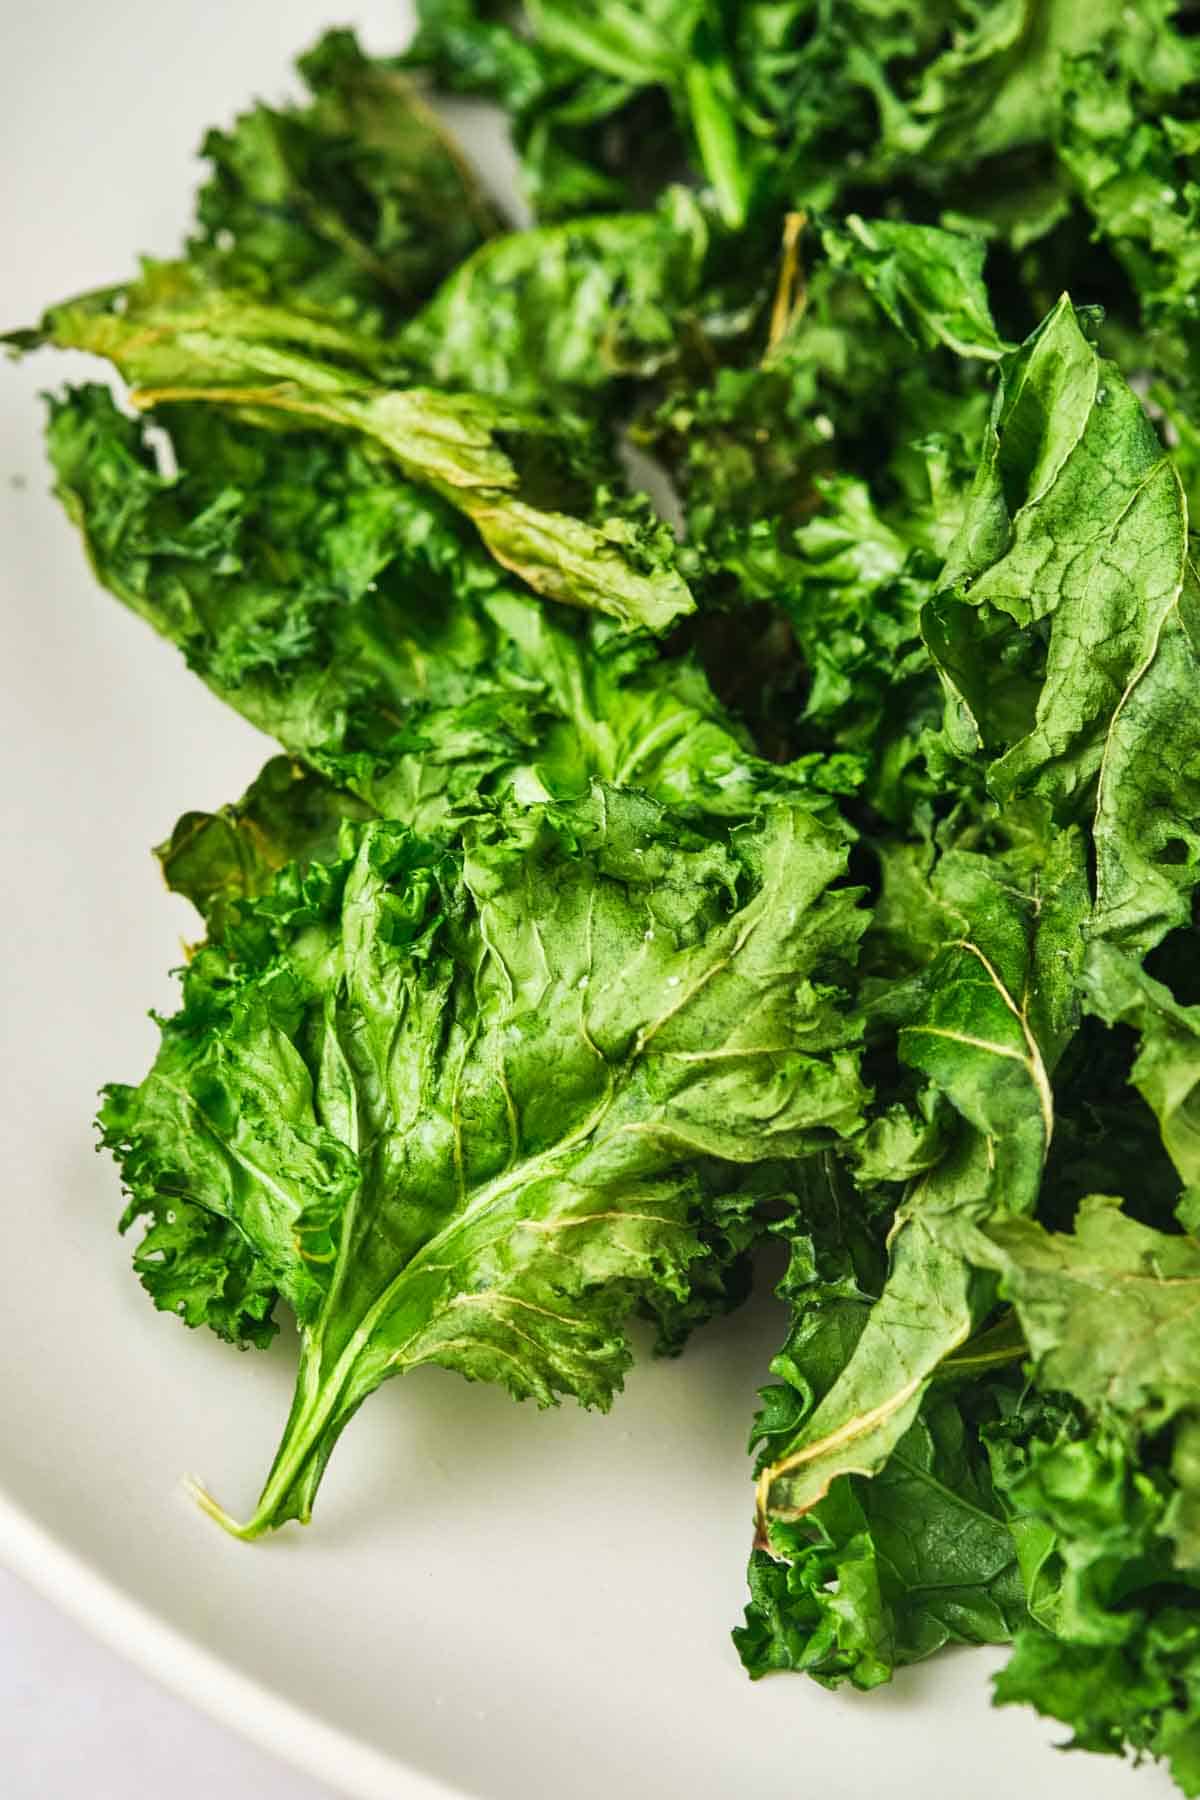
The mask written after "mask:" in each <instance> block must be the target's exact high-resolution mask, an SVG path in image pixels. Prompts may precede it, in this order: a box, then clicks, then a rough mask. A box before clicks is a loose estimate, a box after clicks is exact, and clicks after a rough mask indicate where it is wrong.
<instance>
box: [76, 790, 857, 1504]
mask: <svg viewBox="0 0 1200 1800" xmlns="http://www.w3.org/2000/svg"><path fill="white" fill-rule="evenodd" d="M844 863H845V850H844V847H843V845H842V844H841V842H840V841H839V839H838V838H837V837H836V836H835V835H834V834H832V833H831V832H830V831H829V830H828V829H827V828H826V827H824V826H822V825H821V824H819V823H818V822H817V821H816V820H814V819H813V818H812V817H811V815H810V814H808V813H807V812H805V811H800V810H796V809H789V808H784V807H780V808H775V809H772V810H770V811H768V812H766V813H764V814H763V815H762V818H761V821H760V822H759V823H758V824H757V825H754V826H748V827H744V828H741V829H739V830H735V831H734V832H733V833H732V834H730V835H729V836H728V838H727V840H726V841H725V842H721V841H720V840H719V839H717V840H711V841H710V840H705V839H703V838H700V837H696V836H695V835H693V834H691V833H690V832H688V830H687V829H686V828H685V827H683V826H682V825H680V824H679V823H678V822H677V821H676V820H675V819H674V818H673V817H672V816H671V815H670V814H669V813H665V812H663V811H662V809H660V808H659V807H657V806H655V804H654V803H653V802H652V801H650V800H648V799H646V798H644V797H642V796H639V795H636V794H633V793H622V792H621V791H619V790H616V789H605V788H596V789H595V790H594V792H593V793H592V795H591V796H590V797H589V798H587V799H585V800H582V801H579V802H576V803H574V804H573V805H569V806H561V807H553V806H533V807H527V808H520V807H517V808H512V809H510V810H507V811H502V812H500V813H497V814H494V815H484V816H482V817H480V818H479V819H478V820H477V821H476V822H475V823H474V824H472V825H469V826H468V827H467V828H466V829H465V830H464V833H463V835H462V838H461V847H458V846H456V845H453V844H452V845H444V844H443V845H438V844H436V843H431V842H427V841H425V840H422V839H419V838H417V837H415V836H414V835H413V834H412V833H411V832H410V831H409V830H408V829H406V828H404V827H400V826H397V825H393V824H388V823H386V822H382V821H381V822H375V823H368V824H365V825H355V824H353V823H348V824H346V825H345V826H344V828H343V838H342V854H341V856H340V858H339V860H338V861H336V862H333V863H314V864H312V865H311V866H310V868H309V871H308V873H307V875H303V876H302V875H300V874H299V873H298V872H297V871H295V870H294V869H293V870H292V871H291V872H289V871H285V872H284V873H283V875H281V876H280V877H279V879H278V880H277V882H276V883H275V885H274V886H273V887H272V888H271V889H269V890H268V892H267V893H266V894H264V895H263V896H262V897H261V899H260V900H259V901H258V902H257V903H256V904H252V905H245V906H244V907H243V910H242V913H241V916H240V918H239V920H238V923H237V927H236V929H235V930H232V931H231V932H230V933H229V934H228V935H227V939H226V941H225V943H224V945H222V946H216V945H214V946H211V947H209V948H208V949H206V950H203V951H201V952H200V953H199V954H198V955H197V956H196V957H195V958H194V960H193V962H192V963H191V964H190V965H189V968H188V970H187V971H186V973H185V977H184V1008H183V1011H182V1012H181V1013H180V1014H179V1015H178V1016H177V1017H176V1018H175V1019H173V1020H169V1021H167V1023H166V1024H165V1025H164V1028H163V1041H162V1048H161V1050H160V1053H159V1056H158V1059H157V1061H156V1063H155V1066H154V1068H153V1069H152V1071H151V1072H150V1074H149V1075H148V1076H147V1078H146V1079H145V1081H144V1082H143V1083H142V1085H141V1086H140V1087H139V1088H137V1089H134V1090H131V1089H126V1088H120V1089H115V1090H113V1091H112V1093H111V1094H110V1099H109V1103H108V1113H107V1116H106V1141H107V1142H108V1143H109V1144H110V1146H111V1147H113V1148H114V1149H115V1150H116V1151H117V1153H118V1155H119V1156H120V1158H121V1161H122V1166H123V1168H124V1170H125V1172H126V1181H127V1184H128V1186H129V1188H130V1190H131V1195H132V1201H131V1210H139V1211H140V1210H146V1209H147V1206H149V1208H150V1209H154V1208H155V1207H157V1206H158V1205H160V1204H161V1203H162V1202H161V1199H160V1196H166V1195H169V1196H171V1197H172V1198H174V1197H175V1196H177V1195H183V1196H185V1197H186V1198H187V1199H188V1200H189V1202H191V1203H192V1204H193V1205H195V1206H198V1207H201V1208H203V1209H204V1210H205V1211H206V1212H208V1213H210V1214H212V1215H214V1216H215V1217H216V1218H217V1219H219V1220H220V1221H222V1222H224V1223H225V1224H226V1225H227V1226H228V1227H229V1228H231V1229H233V1230H236V1231H237V1232H238V1233H239V1234H240V1236H241V1237H242V1239H243V1240H244V1241H245V1243H246V1244H247V1245H248V1246H249V1249H250V1251H251V1252H252V1253H253V1256H254V1257H255V1258H256V1259H257V1264H258V1265H259V1266H261V1268H262V1270H263V1271H265V1273H264V1276H263V1279H264V1280H266V1279H268V1278H269V1280H270V1281H271V1282H272V1283H274V1285H275V1286H276V1287H277V1288H278V1290H279V1292H280V1293H281V1294H282V1295H283V1297H284V1299H285V1300H286V1301H287V1303H288V1304H289V1306H291V1308H292V1309H293V1311H294V1312H295V1313H296V1315H297V1318H298V1320H299V1323H300V1327H301V1335H302V1352H301V1368H300V1374H299V1378H298V1385H297V1395H296V1402H295V1406H294V1408H293V1411H292V1415H291V1418H290V1419H289V1422H288V1425H287V1428H286V1430H285V1433H284V1437H283V1441H282V1443H281V1446H280V1450H279V1452H278V1455H277V1458H276V1461H275V1464H274V1467H273V1470H272V1473H271V1475H270V1476H269V1478H268V1481H267V1483H266V1486H265V1488H264V1491H263V1495H262V1498H261V1500H260V1502H259V1505H258V1508H257V1509H256V1511H255V1513H254V1515H253V1517H252V1518H251V1520H250V1521H249V1522H248V1523H247V1525H246V1526H245V1527H243V1528H241V1529H243V1530H244V1532H245V1534H246V1535H250V1536H253V1535H257V1534H258V1533H260V1532H262V1531H264V1530H266V1529H268V1528H270V1527H272V1526H274V1525H278V1524H280V1523H282V1522H283V1521H284V1520H286V1519H289V1518H294V1517H300V1518H305V1517H307V1516H308V1512H309V1509H310V1507H311V1503H312V1498H313V1495H314V1493H315V1491H316V1488H317V1485H318V1483H319V1481H320V1477H321V1473H322V1471H323V1469H324V1466H325V1463H326V1461H327V1459H328V1456H329V1454H330V1451H331V1450H332V1447H333V1444H334V1442H335V1440H336V1438H337V1436H338V1434H339V1433H340V1431H341V1430H342V1428H343V1427H344V1426H345V1424H346V1423H347V1421H348V1420H349V1418H350V1417H351V1415H352V1414H353V1412H354V1411H355V1410H356V1409H357V1407H358V1406H359V1405H360V1404H361V1402H362V1400H363V1399H364V1398H365V1397H366V1395H367V1394H368V1393H370V1392H371V1390H372V1389H373V1388H375V1387H376V1386H378V1384H379V1383H380V1382H381V1381H382V1380H384V1379H385V1378H386V1377H387V1376H388V1375H389V1374H395V1373H398V1372H401V1371H403V1370H405V1369H408V1368H413V1367H416V1366H417V1365H419V1364H420V1363H423V1362H438V1363H442V1364H444V1365H446V1366H448V1367H452V1368H458V1369H460V1370H461V1371H462V1372H463V1373H465V1374H467V1375H468V1376H471V1377H473V1378H478V1379H487V1380H495V1381H499V1382H502V1383H503V1384H504V1385H506V1386H508V1387H509V1388H510V1390H511V1391H512V1392H513V1393H514V1394H516V1395H518V1396H532V1397H534V1398H536V1399H537V1400H538V1401H539V1402H540V1403H542V1404H546V1403H549V1402H550V1401H551V1400H553V1399H554V1398H555V1397H556V1396H557V1395H559V1394H562V1393H570V1394H575V1395H576V1396H577V1397H578V1398H579V1399H581V1400H582V1401H583V1402H584V1403H585V1404H599V1405H605V1404H607V1403H608V1401H609V1399H610V1398H611V1396H612V1393H613V1391H614V1389H615V1388H616V1387H617V1386H618V1385H619V1383H620V1377H621V1373H622V1371H623V1369H624V1367H625V1365H626V1363H627V1361H628V1355H629V1353H628V1349H627V1347H626V1343H625V1339H624V1336H623V1334H622V1332H621V1330H620V1323H621V1320H622V1318H623V1317H624V1315H625V1314H626V1313H627V1312H628V1311H629V1310H630V1309H631V1308H632V1307H633V1306H634V1305H636V1304H637V1303H639V1302H641V1301H648V1300H652V1297H653V1296H654V1295H655V1294H656V1292H658V1291H660V1290H661V1291H664V1292H665V1293H666V1295H667V1296H668V1297H669V1298H673V1299H679V1300H682V1299H684V1298H685V1297H686V1294H687V1291H688V1288H687V1283H688V1273H687V1271H688V1268H689V1265H690V1264H691V1263H692V1262H693V1261H694V1260H695V1259H696V1258H697V1256H698V1255H699V1254H700V1253H701V1250H702V1244H701V1240H700V1239H699V1238H698V1237H697V1235H696V1231H695V1225H696V1222H697V1218H698V1214H699V1205H700V1200H701V1188H700V1183H699V1177H698V1175H697V1172H696V1159H697V1158H705V1159H716V1160H717V1161H719V1162H724V1163H728V1164H734V1165H739V1164H753V1163H756V1162H761V1161H765V1160H771V1159H775V1160H778V1159H779V1158H780V1157H785V1158H791V1157H795V1156H797V1155H803V1154H805V1153H807V1152H809V1151H811V1150H814V1149H816V1148H818V1147H820V1146H821V1145H822V1144H826V1143H829V1142H832V1141H833V1140H834V1139H835V1138H836V1137H838V1136H839V1135H844V1134H845V1133H847V1132H849V1131H852V1130H853V1129H855V1127H856V1125H857V1124H858V1121H859V1119H860V1116H861V1108H862V1104H863V1099H864V1093H863V1089H862V1087H861V1084H860V1082H859V1078H858V1073H857V1061H858V1057H857V1049H856V1037H857V1032H858V1025H857V1022H856V1020H855V1018H854V1016H853V1014H852V1013H851V1012H850V1011H848V1009H847V1007H846V1005H845V1003H844V999H843V987H844V983H845V980H846V978H847V975H848V973H849V969H850V967H851V965H852V961H853V957H854V954H855V947H856V944H857V939H858V936H859V933H860V931H861V929H862V925H863V923H864V916H863V914H862V913H861V911H860V910H859V909H858V906H857V895H856V893H855V891H854V890H852V889H847V888H833V887H831V886H830V883H831V882H834V881H836V880H837V878H838V877H839V876H840V874H841V872H842V869H843V867H844Z"/></svg>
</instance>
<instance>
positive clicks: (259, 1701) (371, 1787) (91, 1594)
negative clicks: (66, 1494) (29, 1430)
mask: <svg viewBox="0 0 1200 1800" xmlns="http://www.w3.org/2000/svg"><path fill="white" fill-rule="evenodd" d="M0 1562H3V1563H4V1564H5V1565H7V1567H8V1568H9V1569H11V1570H12V1571H13V1573H14V1574H16V1575H18V1576H20V1577H21V1578H22V1579H23V1580H25V1581H27V1582H28V1584H29V1585H30V1587H32V1588H33V1589H34V1590H35V1591H36V1592H38V1593H40V1594H41V1595H42V1596H43V1598H45V1599H47V1600H49V1601H50V1602H51V1603H52V1604H53V1605H55V1606H57V1607H58V1608H59V1610H60V1611H61V1612H63V1613H65V1614H66V1615H67V1616H68V1617H69V1618H72V1619H74V1620H75V1622H76V1623H77V1624H79V1625H82V1626H83V1628H84V1629H85V1630H86V1631H88V1632H89V1633H90V1634H91V1635H92V1636H93V1637H94V1638H98V1639H99V1640H100V1642H101V1643H104V1644H107V1645H108V1647H109V1648H110V1649H112V1650H115V1651H116V1652H117V1654H118V1655H120V1656H122V1657H124V1658H125V1659H126V1660H127V1661H128V1662H130V1663H132V1664H133V1665H134V1666H135V1667H136V1668H138V1669H140V1670H141V1671H142V1673H143V1674H145V1675H148V1676H149V1677H150V1679H151V1680H152V1681H155V1682H157V1683H158V1684H159V1685H160V1686H161V1687H165V1688H166V1689H168V1691H169V1692H171V1693H174V1694H176V1695H177V1696H178V1697H179V1698H180V1699H182V1700H184V1701H186V1702H188V1703H189V1704H190V1705H192V1706H195V1707H197V1708H199V1710H200V1711H201V1712H204V1713H207V1714H208V1716H209V1717H210V1718H213V1719H215V1720H217V1722H218V1723H219V1724H221V1725H224V1726H226V1727H228V1728H229V1729H230V1730H232V1731H235V1732H237V1733H239V1734H240V1735H241V1736H242V1737H244V1738H248V1739H249V1740H250V1742H251V1743H254V1744H257V1745H258V1746H259V1748H260V1749H263V1750H266V1751H267V1752H268V1753H269V1754H270V1755H273V1756H275V1757H277V1758H279V1759H280V1761H281V1762H283V1763H284V1764H285V1765H290V1766H291V1767H292V1768H294V1769H297V1770H299V1771H300V1772H302V1773H303V1774H306V1775H311V1776H312V1777H313V1778H314V1779H315V1780H317V1781H322V1782H324V1783H325V1784H326V1785H327V1786H328V1787H329V1788H330V1789H331V1790H332V1792H333V1793H334V1794H336V1795H346V1796H349V1797H352V1800H471V1797H470V1796H469V1795H468V1794H467V1793H466V1790H465V1789H462V1788H458V1787H448V1786H446V1785H445V1783H443V1782H441V1781H439V1780H437V1779H436V1778H435V1777H433V1776H430V1775H427V1774H424V1773H423V1772H422V1771H420V1770H418V1769H414V1768H413V1767H411V1765H405V1764H404V1763H401V1762H398V1761H396V1759H395V1758H393V1757H391V1756H388V1755H387V1754H386V1753H385V1752H384V1751H382V1750H377V1749H374V1748H373V1747H372V1746H371V1745H369V1744H368V1743H366V1742H365V1740H363V1739H362V1738H359V1737H356V1736H354V1735H353V1734H352V1733H350V1732H346V1731H342V1730H340V1729H339V1728H338V1727H337V1726H335V1725H330V1724H328V1723H327V1722H326V1721H325V1720H323V1719H321V1718H319V1717H318V1716H317V1715H316V1714H314V1713H312V1712H309V1711H307V1710H306V1709H305V1708H303V1707H300V1706H297V1705H295V1704H294V1703H293V1702H292V1701H290V1700H286V1699H284V1698H283V1696H282V1695H281V1694H279V1693H276V1692H275V1691H274V1690H273V1689H272V1688H270V1687H268V1686H267V1685H265V1684H264V1683H262V1682H260V1681H256V1680H255V1679H254V1678H253V1677H252V1676H249V1675H245V1674H243V1673H242V1672H241V1671H240V1670H238V1669H235V1668H234V1667H233V1666H232V1664H230V1663H229V1662H227V1661H226V1660H225V1658H223V1657H222V1656H220V1655H218V1654H216V1653H215V1652H213V1651H211V1650H206V1649H204V1648H203V1647H202V1646H201V1645H200V1644H198V1643H197V1642H196V1641H195V1640H194V1639H193V1638H191V1637H189V1636H188V1634H187V1633H186V1632H183V1631H181V1630H179V1629H178V1628H177V1627H175V1626H174V1625H170V1624H168V1623H166V1621H165V1620H164V1619H163V1618H161V1617H160V1616H159V1615H158V1614H156V1613H154V1612H152V1611H151V1610H150V1608H149V1607H146V1606H143V1605H142V1603H141V1601H139V1600H135V1599H134V1598H133V1597H132V1596H131V1595H130V1594H128V1593H127V1592H126V1591H125V1590H124V1589H123V1588H122V1587H121V1586H119V1584H118V1583H117V1582H115V1581H113V1580H112V1579H110V1577H109V1576H107V1575H105V1574H102V1573H101V1572H100V1570H99V1569H97V1568H96V1567H95V1566H94V1565H93V1564H92V1563H90V1562H89V1561H88V1560H87V1558H86V1557H84V1556H82V1555H80V1554H79V1553H78V1552H77V1551H75V1550H72V1549H71V1548H70V1547H69V1546H68V1545H67V1544H65V1543H63V1542H62V1541H61V1540H60V1539H59V1538H57V1537H56V1536H55V1535H54V1534H53V1533H52V1532H50V1531H48V1530H47V1529H46V1528H45V1526H43V1525H41V1524H39V1523H38V1521H37V1520H36V1519H35V1518H34V1517H33V1516H32V1515H31V1514H30V1513H29V1512H27V1511H26V1509H25V1508H24V1507H23V1506H22V1505H21V1504H20V1503H19V1502H18V1501H15V1500H14V1499H13V1498H12V1496H11V1494H9V1493H7V1492H6V1491H5V1489H4V1488H3V1486H0Z"/></svg>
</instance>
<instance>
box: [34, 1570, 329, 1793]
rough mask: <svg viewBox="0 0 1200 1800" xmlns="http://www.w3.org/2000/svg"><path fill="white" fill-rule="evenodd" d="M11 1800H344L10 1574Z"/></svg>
mask: <svg viewBox="0 0 1200 1800" xmlns="http://www.w3.org/2000/svg"><path fill="white" fill-rule="evenodd" d="M0 1695H2V1696H3V1700H2V1702H0V1769H3V1771H4V1775H3V1792H4V1800H143V1797H146V1800H149V1797H150V1796H153V1797H154V1800H160V1797H161V1796H165V1795H168V1794H169V1795H170V1797H171V1800H212V1796H213V1795H215V1794H219V1795H220V1797H221V1800H334V1790H333V1789H331V1788H326V1787H324V1786H321V1785H319V1784H318V1783H317V1782H315V1781H310V1780H309V1778H308V1777H307V1776H306V1775H301V1774H299V1773H298V1772H297V1771H296V1770H295V1769H290V1768H288V1767H287V1766H286V1765H285V1764H283V1763H281V1762H279V1761H278V1760H277V1759H276V1758H275V1757H273V1756H270V1755H268V1754H267V1752H266V1751H264V1750H260V1749H258V1748H257V1746H256V1745H254V1744H251V1743H248V1742H247V1741H246V1740H245V1739H244V1738H242V1737H240V1736H237V1735H235V1733H233V1732H232V1731H230V1730H229V1729H228V1728H227V1727H226V1726H223V1725H218V1724H217V1723H216V1721H215V1720H213V1719H210V1718H208V1717H207V1715H205V1714H204V1713H200V1712H197V1710H196V1709H195V1707H193V1706H190V1705H189V1704H188V1703H187V1701H185V1700H178V1699H176V1698H175V1696H174V1695H173V1694H169V1693H167V1691H166V1690H165V1689H164V1688H162V1687H160V1686H159V1685H158V1683H157V1682H155V1681H151V1680H150V1679H149V1678H148V1677H147V1676H145V1675H142V1674H140V1673H139V1672H138V1671H137V1670H136V1669H133V1668H131V1667H130V1665H129V1663H128V1662H126V1660H125V1659H124V1657H122V1656H118V1655H117V1654H116V1652H115V1651H112V1650H108V1649H105V1648H104V1646H103V1645H101V1644H99V1643H97V1642H96V1640H95V1639H94V1638H93V1637H91V1636H90V1635H89V1634H88V1633H87V1632H85V1631H84V1630H83V1628H82V1626H80V1625H77V1624H76V1623H75V1621H74V1620H73V1619H69V1618H67V1617H66V1616H65V1615H64V1614H63V1613H61V1612H59V1610H58V1609H57V1607H54V1606H52V1605H51V1604H50V1603H49V1601H47V1600H43V1599H42V1597H41V1596H40V1595H39V1594H36V1593H35V1592H34V1591H33V1589H32V1588H30V1587H28V1586H27V1585H26V1584H25V1583H24V1582H23V1581H20V1580H18V1578H17V1577H16V1576H15V1575H10V1574H9V1573H8V1572H7V1570H4V1569H0Z"/></svg>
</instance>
